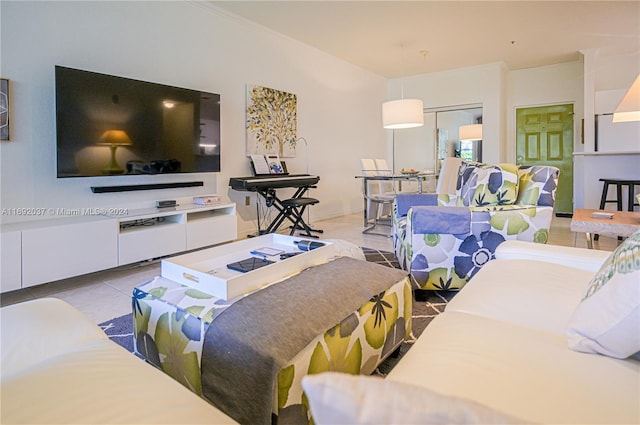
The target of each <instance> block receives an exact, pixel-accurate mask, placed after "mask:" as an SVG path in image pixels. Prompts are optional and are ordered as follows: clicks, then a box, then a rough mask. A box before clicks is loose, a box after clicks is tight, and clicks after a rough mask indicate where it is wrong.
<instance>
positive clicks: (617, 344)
mask: <svg viewBox="0 0 640 425" xmlns="http://www.w3.org/2000/svg"><path fill="white" fill-rule="evenodd" d="M567 338H568V340H569V347H571V349H573V350H576V351H581V352H585V353H597V354H604V355H606V356H611V357H616V358H619V359H625V358H627V357H630V356H633V355H635V354H636V353H638V352H640V232H636V233H634V234H633V235H632V236H630V237H629V238H627V240H626V241H624V242H623V243H622V244H620V245H619V246H618V248H616V250H615V251H613V253H612V254H611V255H610V256H609V258H608V259H607V260H606V261H605V262H604V264H603V265H602V267H601V268H600V270H599V271H598V273H596V275H595V276H594V278H593V279H592V280H591V283H590V284H589V287H588V288H587V292H586V294H585V296H584V298H583V300H582V302H581V303H580V304H579V305H578V308H576V311H575V312H574V313H573V316H572V317H571V320H570V322H569V327H568V329H567Z"/></svg>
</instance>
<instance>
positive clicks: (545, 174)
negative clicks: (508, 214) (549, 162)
mask: <svg viewBox="0 0 640 425" xmlns="http://www.w3.org/2000/svg"><path fill="white" fill-rule="evenodd" d="M559 173H560V170H558V169H557V168H556V167H548V166H542V165H533V166H520V168H519V169H518V175H519V180H520V187H519V188H518V199H517V200H516V203H517V204H520V205H538V206H545V207H552V206H553V203H554V200H555V197H556V188H557V187H558V186H557V182H558V175H559Z"/></svg>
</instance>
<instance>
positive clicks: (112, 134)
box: [98, 130, 133, 175]
mask: <svg viewBox="0 0 640 425" xmlns="http://www.w3.org/2000/svg"><path fill="white" fill-rule="evenodd" d="M98 144H99V145H101V146H109V149H111V163H110V164H109V167H108V168H105V169H104V170H102V174H108V175H114V174H122V173H124V170H123V169H122V168H120V167H119V166H118V162H117V161H116V149H118V146H129V145H132V144H133V142H132V141H131V139H130V138H129V136H128V135H127V133H126V132H125V131H123V130H107V131H105V132H104V133H102V136H100V140H99V141H98Z"/></svg>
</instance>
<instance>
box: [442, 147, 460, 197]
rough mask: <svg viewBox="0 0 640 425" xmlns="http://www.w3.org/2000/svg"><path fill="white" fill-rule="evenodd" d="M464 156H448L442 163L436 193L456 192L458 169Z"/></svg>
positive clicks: (452, 193)
mask: <svg viewBox="0 0 640 425" xmlns="http://www.w3.org/2000/svg"><path fill="white" fill-rule="evenodd" d="M461 163H462V158H455V157H451V156H450V157H447V158H445V159H444V162H443V163H442V168H441V169H440V175H439V176H438V183H436V193H437V194H444V193H448V194H450V195H454V194H455V193H456V185H457V184H458V170H459V169H460V164H461Z"/></svg>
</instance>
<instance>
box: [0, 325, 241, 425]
mask: <svg viewBox="0 0 640 425" xmlns="http://www.w3.org/2000/svg"><path fill="white" fill-rule="evenodd" d="M71 326H73V324H70V327H71ZM0 419H1V420H0V422H2V423H3V424H4V423H30V424H89V423H93V424H109V423H111V424H115V423H121V424H169V423H174V424H176V423H179V424H204V423H208V424H232V423H236V422H235V421H233V420H232V419H231V418H229V417H228V416H226V415H225V414H224V413H222V412H221V411H220V410H218V409H216V408H215V407H214V406H212V405H210V404H208V403H207V402H206V401H204V400H203V399H201V398H200V397H198V396H196V395H195V394H193V393H192V392H191V391H189V390H188V389H187V388H185V387H183V386H182V385H180V384H179V383H178V382H177V381H175V380H173V379H171V378H170V377H168V376H167V375H165V374H164V373H162V372H161V371H159V370H157V369H155V368H154V367H153V366H151V365H149V364H147V363H145V362H144V361H143V360H141V359H138V358H137V357H135V356H133V355H132V354H131V353H129V352H127V351H126V350H123V349H122V347H120V346H118V345H116V344H115V343H113V342H111V341H110V340H108V339H107V340H96V341H94V342H92V343H88V344H85V345H84V346H83V347H81V348H77V349H76V350H71V351H69V352H68V353H66V354H64V355H58V356H56V357H53V358H51V359H50V360H48V361H43V362H41V363H39V364H37V365H34V366H32V367H30V368H29V369H27V370H24V371H23V373H20V374H13V375H11V377H10V378H5V377H4V375H3V378H2V416H1V417H0Z"/></svg>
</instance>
